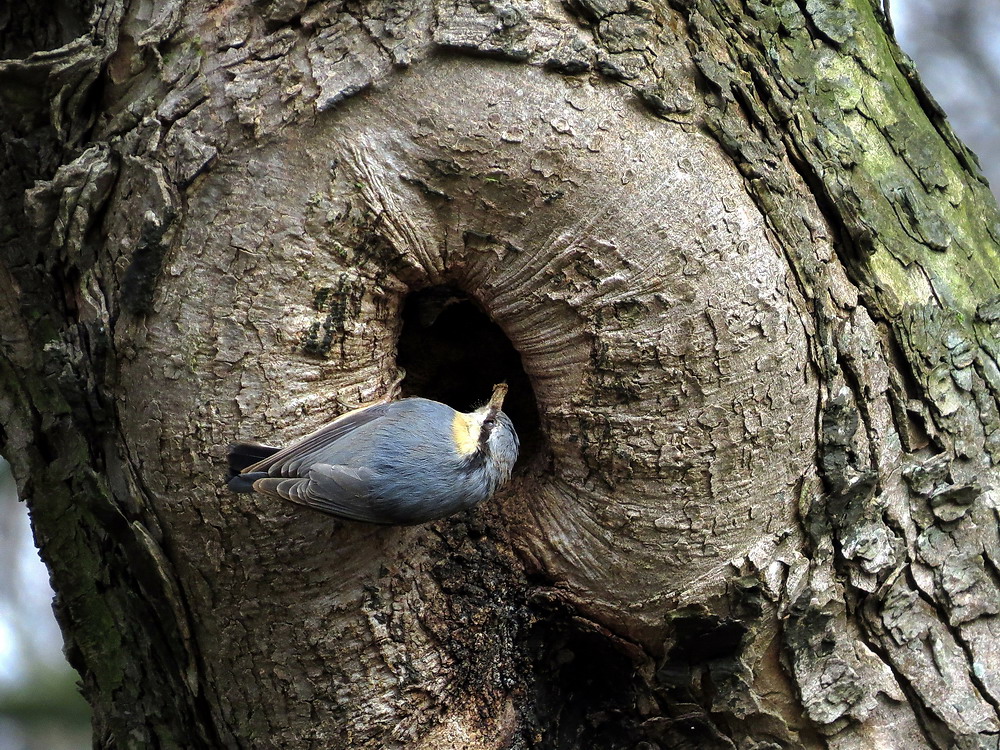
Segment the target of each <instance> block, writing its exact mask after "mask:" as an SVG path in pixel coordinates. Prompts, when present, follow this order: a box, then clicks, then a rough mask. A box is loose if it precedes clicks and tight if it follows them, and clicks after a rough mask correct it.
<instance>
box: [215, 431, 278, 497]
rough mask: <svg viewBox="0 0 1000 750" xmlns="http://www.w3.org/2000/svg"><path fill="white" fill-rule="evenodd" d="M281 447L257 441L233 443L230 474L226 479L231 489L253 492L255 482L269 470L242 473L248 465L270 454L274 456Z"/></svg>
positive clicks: (230, 454)
mask: <svg viewBox="0 0 1000 750" xmlns="http://www.w3.org/2000/svg"><path fill="white" fill-rule="evenodd" d="M279 450H280V449H279V448H274V447H272V446H270V445H257V444H256V443H233V444H232V445H230V446H229V475H228V476H227V477H226V481H227V483H228V484H229V489H231V490H232V491H233V492H252V491H253V487H252V485H253V482H254V480H255V479H258V478H259V476H256V475H257V474H260V476H267V472H263V473H261V472H253V473H250V474H241V473H240V472H241V471H243V470H244V469H245V468H247V467H248V466H252V465H253V464H255V463H257V462H258V461H262V460H264V459H265V458H267V457H268V456H273V455H274V454H275V453H277V452H278V451H279Z"/></svg>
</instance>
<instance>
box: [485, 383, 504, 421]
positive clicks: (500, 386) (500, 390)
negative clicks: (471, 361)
mask: <svg viewBox="0 0 1000 750" xmlns="http://www.w3.org/2000/svg"><path fill="white" fill-rule="evenodd" d="M506 395H507V384H506V383H497V384H496V385H495V386H493V395H492V396H490V401H489V404H487V406H489V408H490V413H492V414H496V413H497V412H498V411H500V409H501V408H503V400H504V397H506Z"/></svg>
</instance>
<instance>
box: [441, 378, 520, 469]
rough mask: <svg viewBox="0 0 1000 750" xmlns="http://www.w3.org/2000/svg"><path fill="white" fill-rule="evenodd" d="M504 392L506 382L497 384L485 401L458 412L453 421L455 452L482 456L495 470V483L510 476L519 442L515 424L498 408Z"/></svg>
mask: <svg viewBox="0 0 1000 750" xmlns="http://www.w3.org/2000/svg"><path fill="white" fill-rule="evenodd" d="M506 395H507V384H506V383H499V384H497V385H496V386H494V388H493V395H492V396H491V397H490V400H489V401H488V402H486V404H484V405H483V406H481V407H479V408H478V409H476V410H475V411H473V412H469V413H468V414H458V415H457V416H456V417H455V423H454V424H453V425H452V435H453V437H454V439H455V445H456V447H457V449H458V452H459V453H460V454H462V455H466V456H469V457H470V458H474V457H481V458H485V460H486V462H487V464H490V465H492V468H493V470H495V471H496V472H497V474H498V480H499V481H498V484H502V483H503V482H505V481H507V479H509V478H510V472H511V470H512V469H513V468H514V462H515V461H516V460H517V451H518V447H519V445H520V444H519V441H518V439H517V432H516V431H515V430H514V424H513V423H512V422H511V421H510V417H508V416H507V415H506V414H504V413H503V412H502V411H501V410H500V409H501V408H502V407H503V400H504V397H505V396H506Z"/></svg>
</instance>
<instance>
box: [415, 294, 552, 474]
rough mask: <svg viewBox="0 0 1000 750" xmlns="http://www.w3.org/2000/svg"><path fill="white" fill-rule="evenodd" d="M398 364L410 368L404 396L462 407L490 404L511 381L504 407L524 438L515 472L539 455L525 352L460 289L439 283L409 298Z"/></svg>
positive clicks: (459, 408)
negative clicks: (496, 390) (497, 389)
mask: <svg viewBox="0 0 1000 750" xmlns="http://www.w3.org/2000/svg"><path fill="white" fill-rule="evenodd" d="M396 362H397V364H398V365H399V366H400V367H402V368H403V369H404V370H405V371H406V377H404V378H403V382H402V384H401V390H402V395H403V396H423V397H424V398H430V399H434V400H435V401H441V402H442V403H445V404H448V406H450V407H452V408H453V409H458V410H459V411H472V410H473V409H475V408H477V407H479V406H481V405H482V404H484V403H486V401H487V400H488V399H489V397H490V394H491V393H492V392H493V386H494V385H495V384H497V383H500V382H502V381H506V383H507V385H508V386H509V388H510V390H509V391H508V392H507V398H506V399H505V400H504V405H503V410H504V412H506V414H507V416H509V417H510V419H511V421H512V422H513V423H514V429H515V430H517V435H518V438H519V439H520V441H521V450H520V455H519V458H518V461H517V465H516V466H515V472H517V471H523V470H524V469H525V468H526V466H527V465H528V464H529V463H533V461H532V458H533V457H536V456H538V455H539V450H540V448H541V444H542V441H541V435H540V431H539V421H538V404H537V402H536V401H535V394H534V391H533V390H532V388H531V382H530V381H529V380H528V376H527V374H526V373H525V372H524V367H523V366H522V364H521V355H520V354H518V353H517V350H516V349H515V348H514V345H513V344H512V343H511V342H510V339H508V338H507V336H506V334H504V332H503V330H501V328H500V326H498V325H497V324H496V323H494V322H493V320H491V319H490V317H489V315H487V314H486V312H485V311H484V310H483V309H482V308H481V307H480V306H479V305H478V304H477V303H476V302H475V301H474V300H473V299H472V298H471V297H470V296H469V295H467V294H465V293H464V292H463V291H461V290H460V289H457V288H455V287H451V286H433V287H429V288H427V289H421V290H419V291H415V292H411V293H410V294H409V295H408V296H407V298H406V301H405V303H404V304H403V329H402V331H401V332H400V335H399V345H398V348H397V355H396Z"/></svg>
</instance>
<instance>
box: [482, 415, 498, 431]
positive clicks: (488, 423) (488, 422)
mask: <svg viewBox="0 0 1000 750" xmlns="http://www.w3.org/2000/svg"><path fill="white" fill-rule="evenodd" d="M496 423H497V421H496V420H495V419H494V418H493V417H487V418H486V419H484V420H483V427H489V428H491V429H492V427H493V425H495V424H496Z"/></svg>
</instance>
